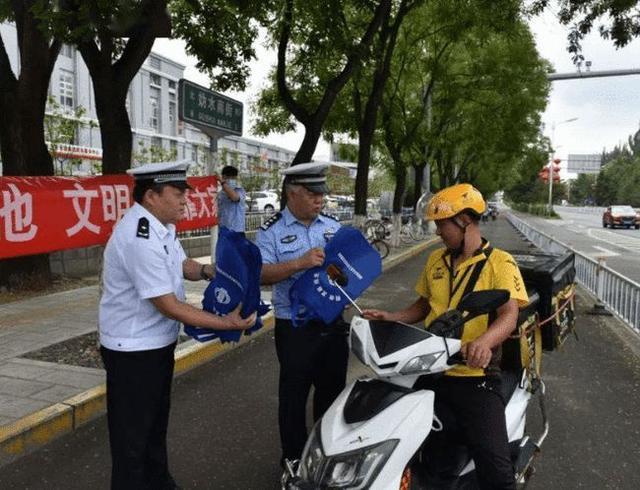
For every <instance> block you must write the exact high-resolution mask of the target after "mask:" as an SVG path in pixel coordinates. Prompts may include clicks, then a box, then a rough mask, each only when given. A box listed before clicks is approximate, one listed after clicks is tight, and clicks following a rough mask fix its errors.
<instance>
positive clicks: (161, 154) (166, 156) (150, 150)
mask: <svg viewBox="0 0 640 490" xmlns="http://www.w3.org/2000/svg"><path fill="white" fill-rule="evenodd" d="M177 156H178V150H176V149H175V148H164V147H163V146H160V145H150V146H146V145H145V144H144V142H142V141H138V151H137V152H134V154H133V156H132V160H133V162H134V163H135V164H136V165H135V166H139V165H143V164H145V163H153V162H168V161H171V160H175V159H176V157H177Z"/></svg>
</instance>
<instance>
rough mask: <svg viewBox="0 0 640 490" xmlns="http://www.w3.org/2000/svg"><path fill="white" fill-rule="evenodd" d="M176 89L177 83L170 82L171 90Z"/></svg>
mask: <svg viewBox="0 0 640 490" xmlns="http://www.w3.org/2000/svg"><path fill="white" fill-rule="evenodd" d="M175 89H176V82H175V81H174V80H169V90H175Z"/></svg>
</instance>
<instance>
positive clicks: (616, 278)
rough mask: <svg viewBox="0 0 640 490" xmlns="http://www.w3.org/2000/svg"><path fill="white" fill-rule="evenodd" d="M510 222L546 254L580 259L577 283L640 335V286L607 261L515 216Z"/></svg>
mask: <svg viewBox="0 0 640 490" xmlns="http://www.w3.org/2000/svg"><path fill="white" fill-rule="evenodd" d="M507 219H508V220H509V222H510V223H511V224H512V225H513V226H514V227H515V228H516V229H517V230H518V231H520V232H521V233H522V234H523V235H524V236H525V237H526V238H527V239H528V240H529V241H531V242H532V243H533V244H534V245H536V246H537V247H538V248H540V249H542V250H544V251H545V252H549V253H555V254H563V253H566V252H573V253H574V254H575V258H576V279H577V281H578V282H579V283H580V284H581V285H582V286H584V287H585V288H586V289H588V290H589V291H590V292H591V293H593V294H594V295H595V297H596V298H597V299H598V301H599V302H601V303H602V304H603V305H605V306H606V307H607V309H608V310H610V311H611V312H612V313H613V314H615V315H616V316H617V317H618V318H620V319H621V320H622V321H623V322H624V323H626V324H627V325H628V326H630V327H631V328H632V329H633V330H634V331H635V333H637V334H640V284H638V283H637V282H635V281H632V280H631V279H629V278H627V277H624V276H623V275H622V274H620V273H618V272H616V271H614V270H612V269H610V268H609V267H607V266H606V264H605V260H604V259H599V260H595V259H593V258H591V257H588V256H586V255H584V254H582V253H580V252H578V251H576V250H574V249H573V248H571V247H569V246H568V245H566V244H564V243H562V242H561V241H559V240H556V239H555V238H553V237H551V236H549V235H547V234H546V233H544V232H542V231H540V230H537V229H536V228H534V227H533V226H531V225H530V224H528V223H526V222H524V221H523V220H521V219H520V218H518V217H517V216H514V215H513V214H511V213H507Z"/></svg>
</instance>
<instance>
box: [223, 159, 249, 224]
mask: <svg viewBox="0 0 640 490" xmlns="http://www.w3.org/2000/svg"><path fill="white" fill-rule="evenodd" d="M221 174H222V179H220V187H221V192H218V225H219V226H226V227H227V228H229V229H230V230H233V231H237V232H238V233H244V213H245V199H246V192H245V190H244V189H243V187H242V186H241V185H240V183H239V182H238V169H237V168H235V167H233V166H231V165H227V166H226V167H224V168H223V169H222V172H221Z"/></svg>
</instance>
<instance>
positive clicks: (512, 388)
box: [282, 290, 548, 490]
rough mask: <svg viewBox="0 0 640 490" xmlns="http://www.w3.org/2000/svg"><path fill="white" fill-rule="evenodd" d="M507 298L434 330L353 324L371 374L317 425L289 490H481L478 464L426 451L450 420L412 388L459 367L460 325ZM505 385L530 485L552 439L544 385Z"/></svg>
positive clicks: (483, 294)
mask: <svg viewBox="0 0 640 490" xmlns="http://www.w3.org/2000/svg"><path fill="white" fill-rule="evenodd" d="M508 298H509V295H508V292H507V291H504V290H492V291H480V292H473V293H470V294H468V295H467V296H466V297H465V298H463V300H462V301H461V302H460V305H459V306H458V309H457V310H451V311H448V312H446V313H445V314H443V315H441V316H440V317H439V318H437V319H436V320H435V321H434V322H433V323H432V324H431V326H430V328H429V331H427V330H423V329H422V328H417V327H414V326H411V325H406V324H403V323H397V322H385V321H375V320H371V321H369V320H365V319H364V318H361V317H359V316H355V317H354V318H353V320H352V322H351V333H350V347H351V350H352V351H353V353H354V354H355V355H356V357H357V358H358V359H359V360H360V361H361V362H362V363H363V364H365V365H367V366H368V367H369V368H371V370H372V371H373V375H372V376H369V377H364V378H361V379H358V380H356V381H354V382H352V383H350V384H349V385H348V386H347V387H345V389H344V390H343V391H342V393H341V394H340V395H339V396H338V398H337V399H336V400H335V401H334V403H333V404H332V405H331V407H330V408H329V409H328V410H327V412H326V413H325V414H324V416H323V417H322V418H321V419H320V420H319V421H318V423H317V424H316V425H315V427H314V428H313V430H312V432H311V434H310V436H309V439H308V441H307V444H306V446H305V449H304V451H303V454H302V457H301V459H300V461H299V462H298V461H296V462H287V471H285V474H284V475H283V481H282V487H283V489H288V490H307V489H341V488H349V489H372V490H390V489H401V490H409V489H422V488H477V482H476V480H475V467H474V463H473V460H472V459H471V457H470V456H469V453H468V451H467V450H466V448H465V447H464V446H462V445H461V444H460V443H459V442H455V440H451V442H450V443H449V442H448V443H447V445H449V447H446V448H443V447H437V448H436V451H434V452H432V453H429V452H428V451H425V448H426V447H428V442H429V441H430V438H429V436H430V435H431V434H432V433H434V432H439V431H442V430H446V429H447V427H445V422H443V421H444V420H447V418H446V417H444V416H441V415H444V414H440V416H439V414H436V413H434V401H435V399H434V397H435V393H434V392H433V391H430V390H426V389H418V388H414V385H415V384H416V381H417V379H418V378H419V377H420V376H424V375H431V374H435V373H441V372H443V371H446V370H447V369H449V368H450V367H451V365H452V364H456V363H460V362H462V359H461V355H460V353H459V351H460V340H459V338H460V334H461V331H462V327H463V324H464V323H465V322H466V321H468V320H471V319H472V318H475V317H477V316H479V315H482V314H486V313H489V312H492V311H495V310H496V308H498V307H499V306H500V305H502V304H504V303H505V302H506V301H507V300H508ZM456 337H457V338H456ZM502 385H503V386H502V389H501V392H502V396H503V397H504V399H505V400H508V403H507V405H506V408H505V415H506V421H507V432H508V435H509V441H510V446H511V449H512V459H513V461H514V467H515V471H516V475H515V476H516V481H517V482H518V484H524V483H525V482H526V480H527V479H528V477H529V476H530V473H531V472H532V469H533V467H532V466H531V462H532V460H533V457H534V456H535V454H536V453H537V452H538V451H539V448H540V445H541V444H542V441H543V440H544V439H545V437H546V435H547V432H548V424H547V420H546V413H545V409H544V384H543V383H542V381H541V380H539V379H538V380H536V383H535V385H536V386H531V383H530V382H529V381H528V379H527V377H526V376H525V374H524V373H523V372H522V371H520V372H503V381H502ZM534 394H535V395H537V396H538V397H539V401H540V408H541V412H542V421H541V424H542V433H541V435H540V436H539V437H538V438H537V440H535V441H534V440H532V439H531V438H530V437H529V436H528V435H526V434H525V421H526V410H527V406H528V404H529V401H530V400H531V398H532V396H533V395H534ZM447 434H449V433H448V432H447ZM447 437H448V436H447ZM432 439H433V438H431V440H432ZM451 439H454V438H451ZM446 440H447V441H449V438H447V439H446ZM430 454H432V455H434V456H436V457H434V458H433V459H432V458H431V457H430ZM438 455H440V457H437V456H438ZM442 455H446V457H442ZM436 460H437V463H436V462H434V461H436Z"/></svg>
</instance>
